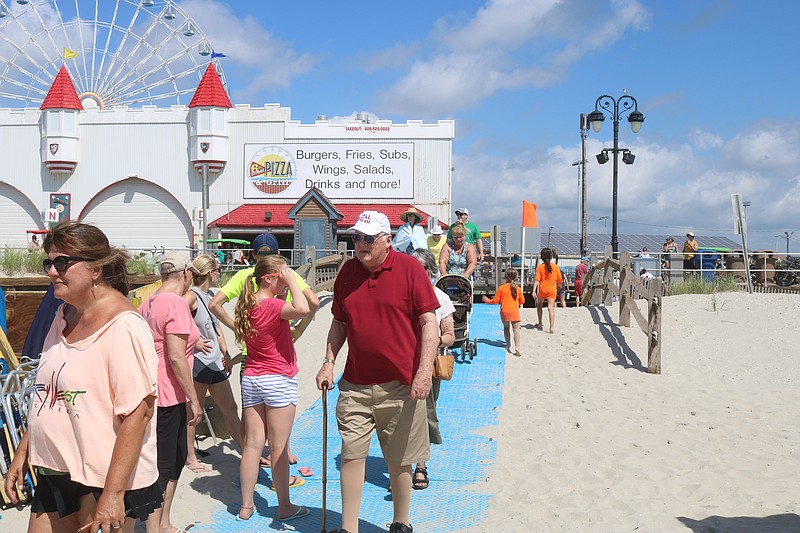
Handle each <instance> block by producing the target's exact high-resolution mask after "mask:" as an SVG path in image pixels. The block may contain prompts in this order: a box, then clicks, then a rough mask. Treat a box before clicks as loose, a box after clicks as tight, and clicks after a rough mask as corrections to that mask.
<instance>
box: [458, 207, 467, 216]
mask: <svg viewBox="0 0 800 533" xmlns="http://www.w3.org/2000/svg"><path fill="white" fill-rule="evenodd" d="M462 213H463V214H465V215H467V216H469V209H467V208H466V207H462V208H461V209H456V215H459V214H462Z"/></svg>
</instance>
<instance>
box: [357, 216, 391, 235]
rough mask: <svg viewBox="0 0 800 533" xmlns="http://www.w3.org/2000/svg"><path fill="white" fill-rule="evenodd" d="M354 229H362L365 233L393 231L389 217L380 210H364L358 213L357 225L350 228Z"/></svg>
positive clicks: (376, 233) (389, 232)
mask: <svg viewBox="0 0 800 533" xmlns="http://www.w3.org/2000/svg"><path fill="white" fill-rule="evenodd" d="M350 229H351V230H353V231H360V232H361V233H363V234H364V235H378V234H379V233H388V234H391V233H392V227H391V226H390V225H389V219H388V218H386V215H384V214H383V213H381V212H380V211H364V212H363V213H361V214H360V215H358V221H357V222H356V224H355V226H352V227H351V228H350Z"/></svg>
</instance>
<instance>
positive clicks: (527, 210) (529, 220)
mask: <svg viewBox="0 0 800 533" xmlns="http://www.w3.org/2000/svg"><path fill="white" fill-rule="evenodd" d="M536 207H537V206H536V204H532V203H530V202H529V201H527V200H522V227H523V228H538V227H539V221H538V220H536Z"/></svg>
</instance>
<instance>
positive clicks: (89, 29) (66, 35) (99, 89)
mask: <svg viewBox="0 0 800 533" xmlns="http://www.w3.org/2000/svg"><path fill="white" fill-rule="evenodd" d="M214 55H215V54H214V51H213V48H212V46H211V43H210V42H209V40H208V38H207V37H206V36H205V34H204V33H203V31H202V30H201V28H199V27H198V25H197V24H196V23H195V21H194V20H192V18H191V17H190V16H189V14H188V13H186V11H184V10H183V9H182V8H181V7H180V6H179V5H177V4H175V3H174V2H172V1H170V0H166V1H165V0H161V1H157V0H138V1H137V0H61V1H59V0H0V108H3V107H10V108H19V107H34V106H36V107H38V106H39V105H41V103H42V101H43V100H44V98H45V96H46V95H47V92H48V91H49V90H50V87H51V85H52V82H53V79H54V78H55V76H56V74H57V73H58V71H59V69H60V68H61V67H62V66H65V67H66V68H67V70H68V72H69V74H70V76H71V78H72V81H73V83H74V84H75V89H76V90H77V92H78V95H79V98H80V100H81V103H82V104H83V106H84V108H109V107H114V106H131V107H138V106H142V105H181V104H187V103H188V102H189V99H190V98H191V96H192V94H193V93H194V91H195V90H196V89H197V84H198V82H199V81H200V79H201V77H202V74H203V72H204V71H205V69H206V67H207V65H208V64H209V62H214V63H215V66H216V69H217V72H218V73H219V76H220V78H221V80H222V82H223V84H224V83H225V77H224V74H223V72H222V68H221V67H220V65H219V59H218V58H215V57H214Z"/></svg>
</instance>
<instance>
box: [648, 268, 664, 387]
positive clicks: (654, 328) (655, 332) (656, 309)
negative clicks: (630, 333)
mask: <svg viewBox="0 0 800 533" xmlns="http://www.w3.org/2000/svg"><path fill="white" fill-rule="evenodd" d="M663 291H664V289H663V287H662V286H661V278H655V279H651V280H650V288H649V291H648V295H647V301H648V305H649V309H648V313H647V372H649V373H650V374H661V306H662V296H663V294H664V292H663Z"/></svg>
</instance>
